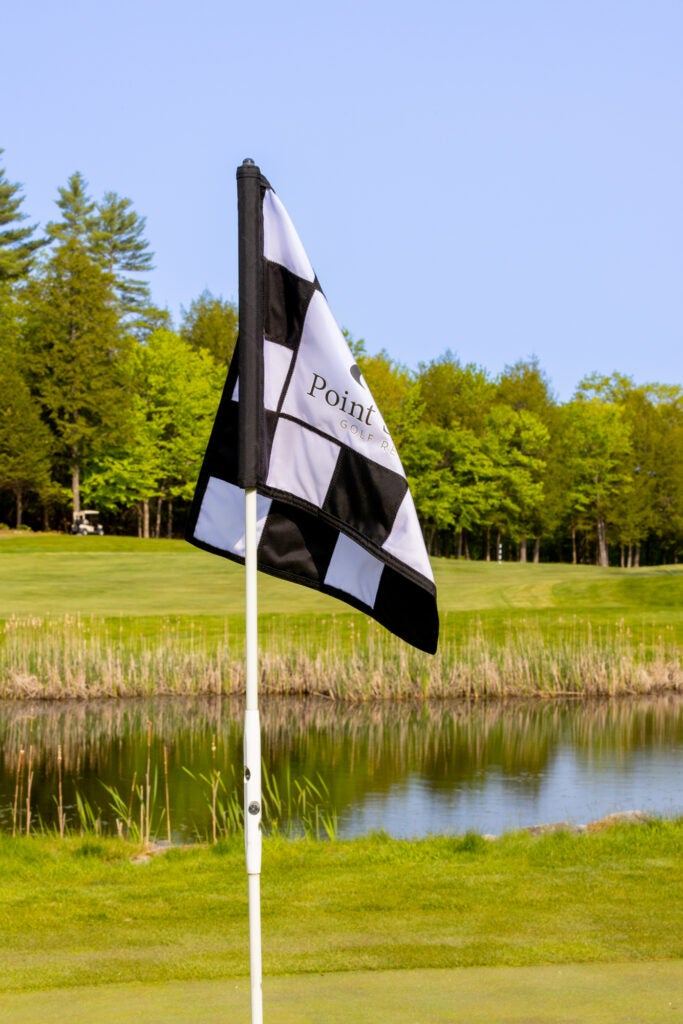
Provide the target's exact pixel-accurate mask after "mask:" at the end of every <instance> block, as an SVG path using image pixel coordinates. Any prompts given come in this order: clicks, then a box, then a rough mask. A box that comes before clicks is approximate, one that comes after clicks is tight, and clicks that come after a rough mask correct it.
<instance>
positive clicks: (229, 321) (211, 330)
mask: <svg viewBox="0 0 683 1024" xmlns="http://www.w3.org/2000/svg"><path fill="white" fill-rule="evenodd" d="M237 328H238V313H237V307H236V306H235V305H234V304H233V303H232V302H226V301H225V300H224V299H222V298H216V296H215V295H212V294H211V292H209V291H203V292H202V294H201V295H200V296H199V298H197V299H194V300H193V301H192V302H191V303H190V308H189V309H187V310H185V309H183V310H182V321H181V325H180V335H181V337H182V339H183V341H186V342H187V344H188V345H191V346H192V348H194V349H203V350H204V351H205V352H209V353H210V354H211V355H212V356H213V358H214V359H215V360H216V362H217V363H219V364H220V366H222V367H224V368H225V367H227V365H228V363H229V362H230V360H231V359H232V354H233V352H234V350H235V344H236V342H237Z"/></svg>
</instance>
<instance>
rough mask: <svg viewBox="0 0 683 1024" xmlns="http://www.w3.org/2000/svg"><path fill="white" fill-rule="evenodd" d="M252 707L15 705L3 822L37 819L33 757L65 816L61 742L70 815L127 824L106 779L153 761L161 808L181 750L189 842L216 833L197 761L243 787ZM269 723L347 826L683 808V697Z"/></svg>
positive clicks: (46, 812)
mask: <svg viewBox="0 0 683 1024" xmlns="http://www.w3.org/2000/svg"><path fill="white" fill-rule="evenodd" d="M242 716H243V708H242V705H241V703H239V702H238V701H235V700H228V699H220V698H217V699H211V700H209V699H196V700H187V699H183V700H181V699H163V700H159V699H158V700H140V701H106V702H98V703H95V702H92V703H66V702H65V703H59V704H36V705H32V706H28V705H26V704H13V703H0V828H3V829H5V830H8V829H11V828H12V826H13V824H15V825H16V824H17V822H18V821H19V827H21V820H23V821H25V814H26V802H27V794H28V788H29V781H28V780H29V765H30V770H31V772H32V777H31V784H30V791H31V794H30V795H31V799H30V809H31V814H32V817H33V821H34V822H35V821H36V819H40V820H41V821H42V822H44V823H46V824H50V825H51V824H54V823H56V820H57V791H58V752H59V751H61V756H62V772H63V802H64V806H65V808H66V811H67V816H68V821H69V824H71V825H72V826H75V825H76V824H77V820H78V819H77V816H76V811H75V805H76V792H78V793H79V794H80V795H81V796H82V797H84V798H85V800H86V801H87V802H88V803H89V804H90V805H91V806H93V807H94V808H98V809H99V810H100V812H101V815H102V818H103V820H104V821H105V823H106V825H107V826H108V827H109V828H110V829H112V830H113V829H114V828H115V825H114V815H113V814H112V813H111V810H110V807H109V803H110V801H109V798H108V796H107V793H106V791H105V789H104V786H103V783H105V784H106V785H109V786H113V787H114V788H115V789H117V791H118V792H119V793H120V794H121V795H122V798H123V799H126V800H127V799H128V796H129V794H130V797H131V802H132V793H133V789H134V787H135V785H139V783H140V782H141V781H142V780H143V778H144V775H145V773H146V771H147V763H148V756H149V763H150V764H151V766H152V773H153V774H154V773H156V777H157V785H158V796H157V801H158V805H159V814H158V815H157V818H159V815H160V811H161V808H162V807H163V804H164V788H165V787H164V754H166V763H167V772H168V789H169V794H170V804H171V812H170V817H171V823H172V826H173V835H174V838H175V839H177V840H179V841H184V840H187V839H191V838H192V837H193V836H194V835H195V834H197V832H198V833H199V834H201V835H206V834H207V833H208V832H209V830H210V825H209V822H210V813H209V810H208V807H207V794H206V790H205V787H202V786H201V785H199V784H197V783H194V782H193V781H192V780H191V779H190V778H189V777H188V775H187V772H186V771H185V770H184V769H189V770H190V771H191V772H192V773H193V775H194V776H196V777H197V778H198V777H199V776H201V775H204V776H209V775H210V774H211V772H212V770H213V771H220V772H221V774H222V778H223V779H229V780H231V782H232V780H233V779H237V782H238V788H241V764H242ZM149 723H151V725H150V724H149ZM262 724H263V755H264V760H265V762H266V765H267V767H268V769H269V771H270V772H271V773H272V774H273V775H274V777H275V778H276V779H277V780H278V783H279V785H280V786H281V787H282V786H283V785H284V784H285V780H286V778H287V776H288V774H289V775H290V776H291V777H292V778H302V777H307V778H309V779H316V778H317V777H318V775H320V776H321V777H322V778H323V779H324V780H325V783H326V784H327V786H328V787H329V791H330V797H331V801H332V804H333V806H334V808H335V809H336V811H337V813H338V815H339V822H340V833H341V834H342V835H347V836H348V835H356V834H361V833H364V832H367V831H370V830H372V829H379V828H383V829H385V830H386V831H388V832H389V833H390V834H392V835H395V836H413V835H425V834H428V833H433V832H434V833H435V832H440V833H444V832H445V833H463V832H466V831H467V830H469V829H472V830H475V831H478V832H490V833H494V834H498V833H500V832H501V831H503V830H505V829H507V828H516V827H523V826H527V825H533V824H539V823H542V822H548V821H557V820H572V821H575V822H585V821H588V820H592V819H594V818H597V817H601V816H602V815H604V814H607V813H611V812H613V811H617V810H626V809H638V810H645V811H649V812H651V813H654V814H665V815H674V814H680V813H681V812H682V811H683V799H682V798H681V796H680V792H681V768H680V765H681V753H682V752H683V698H680V697H671V696H668V697H662V698H653V699H638V700H633V701H631V700H618V701H605V702H594V703H587V704H586V703H573V704H572V703H555V702H539V701H536V702H518V703H495V704H488V705H480V704H467V703H433V704H432V703H429V704H424V705H419V706H406V705H404V704H396V703H392V704H382V705H373V706H357V707H350V708H349V707H346V706H339V705H336V704H334V703H329V702H323V701H299V700H296V701H295V700H269V701H268V702H266V703H264V706H263V707H262ZM22 751H23V753H22ZM22 815H23V818H22ZM19 819H21V820H19ZM164 833H165V826H164Z"/></svg>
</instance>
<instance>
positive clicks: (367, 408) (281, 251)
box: [187, 179, 439, 653]
mask: <svg viewBox="0 0 683 1024" xmlns="http://www.w3.org/2000/svg"><path fill="white" fill-rule="evenodd" d="M260 196H261V201H260V209H259V210H258V216H259V218H260V220H259V224H258V225H257V227H256V229H255V230H254V237H258V238H259V239H261V244H262V253H261V260H262V263H261V265H260V267H259V275H260V279H261V285H260V289H261V290H260V292H259V294H260V295H261V296H262V304H261V306H260V308H261V311H262V313H261V315H262V320H263V323H262V331H261V332H260V333H259V336H260V338H261V345H260V351H259V353H258V357H259V373H260V381H259V386H258V388H256V389H254V388H253V387H251V388H247V387H246V386H244V387H241V386H240V384H241V381H240V379H239V375H240V369H239V367H240V365H242V366H244V361H242V362H240V358H239V347H240V345H241V344H242V343H243V342H242V311H241V310H240V340H239V341H238V349H237V351H236V353H235V356H234V357H233V361H232V363H231V366H230V369H229V371H228V376H227V380H226V384H225V389H224V392H223V397H222V400H221V403H220V406H219V409H218V414H217V416H216V421H215V424H214V427H213V431H212V434H211V438H210V441H209V445H208V448H207V451H206V455H205V457H204V462H203V466H202V469H201V473H200V477H199V481H198V484H197V488H196V492H195V497H194V502H193V506H192V512H191V516H190V523H189V526H188V534H187V537H188V540H189V541H190V542H191V543H193V544H195V545H197V546H198V547H201V548H205V549H206V550H208V551H212V552H214V553H216V554H219V555H223V556H224V557H226V558H231V559H233V560H236V561H241V562H243V561H244V554H245V539H244V532H245V511H244V491H243V489H242V488H241V486H240V481H241V479H242V478H241V476H240V467H239V454H238V453H239V451H240V447H239V440H240V436H239V432H240V423H241V422H242V421H243V419H244V416H242V418H241V417H240V401H243V400H244V395H246V394H248V395H249V396H250V401H252V402H254V401H255V402H258V403H259V408H258V410H257V412H258V415H257V417H256V421H257V423H258V433H259V437H258V446H259V452H258V459H257V460H256V464H257V466H258V479H257V483H256V489H257V494H258V498H257V518H258V568H259V569H260V570H262V571H263V572H267V573H271V574H272V575H275V576H280V577H282V578H283V579H286V580H291V581H292V582H294V583H300V584H303V585H305V586H308V587H314V588H316V589H318V590H320V591H322V592H324V593H326V594H331V595H332V596H334V597H337V598H339V599H341V600H342V601H345V602H346V603H348V604H350V605H352V606H353V607H354V608H358V609H360V610H361V611H363V612H366V613H367V614H368V615H370V616H371V617H373V618H374V619H376V620H377V621H378V622H380V623H381V624H382V625H383V626H385V627H386V628H387V629H389V630H390V631H391V632H393V633H395V634H396V635H397V636H399V637H401V638H402V639H404V640H406V641H407V642H408V643H410V644H412V645H414V646H415V647H418V648H420V649H421V650H424V651H428V652H429V653H434V652H435V651H436V648H437V642H438V634H439V620H438V613H437V606H436V587H435V584H434V577H433V574H432V569H431V566H430V563H429V558H428V556H427V551H426V548H425V544H424V540H423V537H422V532H421V530H420V526H419V523H418V519H417V513H416V511H415V506H414V503H413V499H412V496H411V494H410V490H409V488H408V484H407V481H406V478H405V473H404V471H403V467H402V466H401V462H400V459H399V456H398V453H397V452H396V449H395V447H394V444H393V442H392V439H391V436H390V434H389V432H388V430H387V428H386V425H385V423H384V421H383V419H382V416H381V414H380V412H379V409H378V407H377V403H376V402H375V400H374V398H373V396H372V394H371V393H370V390H369V388H368V386H367V383H366V382H365V380H364V379H363V376H362V374H361V372H360V370H359V368H358V366H357V365H356V363H355V360H354V357H353V355H352V353H351V351H350V349H349V347H348V345H347V343H346V340H345V338H344V336H343V334H342V332H341V330H340V329H339V327H338V326H337V324H336V322H335V320H334V318H333V316H332V314H331V312H330V309H329V306H328V305H327V301H326V299H325V297H324V295H323V293H322V291H321V288H320V285H319V283H318V280H317V278H316V276H315V274H314V272H313V268H312V267H311V264H310V262H309V259H308V256H307V255H306V252H305V250H304V248H303V246H302V244H301V241H300V240H299V237H298V235H297V233H296V231H295V229H294V227H293V225H292V222H291V220H290V218H289V216H288V214H287V212H286V210H285V208H284V206H283V205H282V203H281V201H280V199H279V198H278V196H277V195H276V194H275V192H274V191H273V190H272V188H271V187H270V186H269V185H268V183H267V182H266V181H265V179H261V188H260ZM241 294H242V286H241V285H240V295H241ZM254 396H256V397H254Z"/></svg>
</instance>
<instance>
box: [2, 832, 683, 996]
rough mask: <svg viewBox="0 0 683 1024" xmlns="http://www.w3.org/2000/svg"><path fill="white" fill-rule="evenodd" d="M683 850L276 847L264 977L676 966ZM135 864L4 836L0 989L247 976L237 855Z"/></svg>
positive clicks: (229, 849) (271, 845) (521, 841)
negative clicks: (646, 964)
mask: <svg viewBox="0 0 683 1024" xmlns="http://www.w3.org/2000/svg"><path fill="white" fill-rule="evenodd" d="M682 841H683V822H681V821H678V822H653V823H650V824H646V825H619V826H613V827H611V828H605V829H602V830H596V831H594V832H588V833H584V834H582V835H570V834H568V833H556V834H549V835H541V836H532V835H529V834H527V833H516V834H513V835H509V836H506V837H504V838H502V839H500V840H497V841H495V842H487V841H485V840H483V839H481V838H479V837H477V836H465V837H463V838H460V839H458V838H434V839H429V840H423V841H417V842H410V843H407V842H396V841H389V840H385V839H383V838H382V837H381V836H379V837H371V838H368V839H363V840H355V841H353V842H334V843H311V842H306V841H300V842H284V841H279V840H269V841H267V842H266V843H265V848H264V863H263V877H262V910H263V954H264V975H265V977H266V978H268V977H275V976H282V975H289V976H292V975H313V974H318V973H338V972H352V971H367V970H370V971H380V970H381V971H383V970H395V971H403V970H418V969H427V968H440V969H454V968H465V967H503V966H508V967H510V966H539V965H548V964H554V965H562V964H578V963H593V964H596V963H622V964H624V963H638V962H643V961H647V960H659V961H665V960H672V959H676V958H679V959H680V958H681V957H682V956H683V940H682V937H681V936H682V934H683V933H682V931H681V927H680V925H681V917H680V907H681V900H682V898H683V869H682V866H681V859H680V849H681V842H682ZM134 852H135V851H133V850H132V849H131V847H130V846H129V845H128V844H126V843H123V842H118V841H115V840H110V841H105V840H102V839H99V838H94V837H84V838H79V839H73V840H62V841H55V840H52V839H50V838H49V837H38V838H34V839H15V840H12V839H7V838H1V837H0V871H2V877H3V879H4V882H3V886H2V889H1V890H0V943H1V944H2V948H3V951H4V952H3V972H2V977H1V978H0V991H4V992H21V991H33V990H40V989H60V988H75V987H78V986H82V985H89V986H92V985H107V984H112V983H115V982H121V981H123V980H125V981H128V982H131V981H135V982H138V983H146V984H149V983H152V982H162V981H172V980H175V981H181V980H186V979H187V980H194V981H197V980H199V979H204V980H210V979H220V978H225V977H234V978H239V977H244V976H245V975H246V974H248V970H249V967H248V956H247V953H246V950H247V936H248V921H247V896H246V880H245V877H244V852H243V845H242V843H241V842H239V841H236V842H233V843H231V844H219V845H218V846H216V847H212V848H201V849H200V848H194V849H191V850H180V849H175V850H171V851H170V852H168V853H166V854H165V855H163V856H156V857H151V858H148V857H145V856H142V857H136V856H134V855H133V854H134ZM37 878H40V892H39V893H38V892H37V890H36V879H37Z"/></svg>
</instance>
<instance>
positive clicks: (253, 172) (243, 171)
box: [237, 157, 261, 178]
mask: <svg viewBox="0 0 683 1024" xmlns="http://www.w3.org/2000/svg"><path fill="white" fill-rule="evenodd" d="M260 176H261V170H260V168H259V167H257V166H256V164H255V163H254V161H253V160H252V159H251V157H246V158H245V159H244V160H243V161H242V163H241V164H240V166H239V167H238V168H237V177H238V178H242V177H245V178H246V177H249V178H251V177H260Z"/></svg>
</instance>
